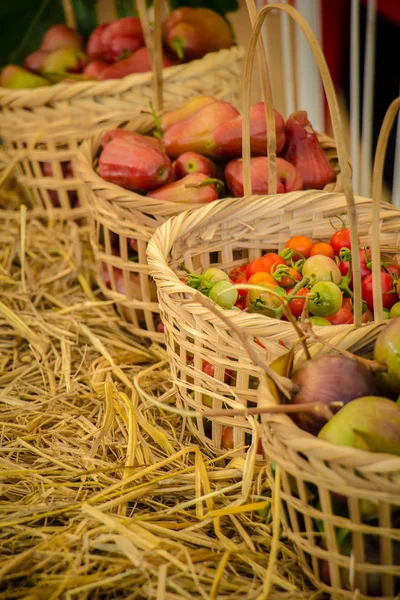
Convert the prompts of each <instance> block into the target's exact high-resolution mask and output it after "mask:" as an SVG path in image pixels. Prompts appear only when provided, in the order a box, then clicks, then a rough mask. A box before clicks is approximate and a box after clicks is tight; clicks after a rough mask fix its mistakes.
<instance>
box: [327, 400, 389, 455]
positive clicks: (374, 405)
mask: <svg viewBox="0 0 400 600" xmlns="http://www.w3.org/2000/svg"><path fill="white" fill-rule="evenodd" d="M318 437H319V438H320V439H321V440H325V441H327V442H331V443H332V444H336V445H338V446H350V447H352V448H361V449H362V450H369V451H370V452H384V453H387V454H397V455H400V406H399V405H398V404H396V402H393V401H392V400H389V399H388V398H382V397H379V396H376V397H375V396H363V397H362V398H356V399H355V400H352V401H351V402H349V403H348V404H346V405H345V406H343V408H341V409H340V410H339V412H337V413H336V414H335V415H334V416H333V417H332V419H330V421H328V422H327V423H326V425H324V427H323V428H322V429H321V431H320V432H319V434H318Z"/></svg>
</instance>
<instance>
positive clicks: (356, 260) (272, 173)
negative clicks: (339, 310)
mask: <svg viewBox="0 0 400 600" xmlns="http://www.w3.org/2000/svg"><path fill="white" fill-rule="evenodd" d="M246 2H247V6H248V10H249V14H250V18H251V19H252V21H253V31H252V33H251V36H250V41H249V45H248V49H247V54H246V62H245V70H244V89H243V99H242V114H243V148H242V149H243V153H242V154H243V171H244V173H243V180H244V193H245V195H246V196H247V195H251V193H252V188H251V176H250V80H251V74H252V68H253V63H254V54H255V49H256V46H257V45H258V47H259V50H258V56H259V59H260V58H261V57H262V62H263V65H260V70H261V73H262V90H263V97H264V104H265V110H266V119H267V141H268V158H269V173H268V190H269V193H270V194H273V193H276V185H277V171H276V135H275V117H274V110H273V98H272V89H271V79H270V76H269V68H268V63H267V61H266V60H265V51H264V48H263V46H262V43H258V42H259V38H260V34H261V28H262V26H263V24H264V21H265V19H266V17H267V15H268V14H269V13H270V12H271V11H273V10H280V11H282V12H285V13H287V14H288V15H289V16H290V17H291V18H292V19H293V20H294V21H295V23H296V24H297V25H298V26H299V27H300V28H301V29H302V31H303V33H304V35H305V37H306V39H307V41H308V43H309V45H310V48H311V51H312V53H313V55H314V58H315V61H316V63H317V66H318V69H319V72H320V75H321V79H322V83H323V86H324V90H325V95H326V98H327V102H328V107H329V112H330V116H331V120H332V128H333V132H334V137H335V141H336V146H337V153H338V159H339V165H340V169H341V173H342V179H343V187H344V194H345V197H346V203H347V208H348V213H349V226H350V232H351V247H352V250H353V252H352V270H353V282H354V286H353V292H354V324H355V326H356V327H359V326H360V325H361V317H362V302H361V274H360V255H359V244H358V230H357V216H356V208H355V202H354V193H353V186H352V180H351V170H350V166H349V164H348V162H347V151H346V144H345V141H344V134H343V128H342V123H341V119H340V112H339V105H338V101H337V98H336V94H335V88H334V85H333V82H332V78H331V75H330V73H329V69H328V65H327V64H326V60H325V57H324V54H323V52H322V50H321V47H320V45H319V43H318V41H317V39H316V37H315V35H314V33H313V31H312V29H311V27H310V26H309V24H308V23H307V21H306V19H305V18H304V17H303V16H302V15H301V14H300V13H299V12H298V11H297V10H296V9H295V8H293V7H292V6H290V5H287V4H268V5H267V6H264V7H263V8H262V9H261V11H260V13H259V14H258V16H257V19H256V20H255V22H254V17H255V13H254V0H246Z"/></svg>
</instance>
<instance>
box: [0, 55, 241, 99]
mask: <svg viewBox="0 0 400 600" xmlns="http://www.w3.org/2000/svg"><path fill="white" fill-rule="evenodd" d="M229 54H232V55H233V57H234V60H235V61H236V60H239V59H240V58H242V57H244V55H245V48H244V47H243V46H240V45H233V46H232V47H231V48H223V49H221V50H218V51H217V52H209V53H208V54H206V55H205V56H203V57H202V58H198V59H195V60H192V61H190V62H188V63H184V64H180V65H173V66H170V67H165V68H163V70H162V79H163V81H168V79H171V78H173V77H174V76H175V75H177V74H179V75H182V79H185V77H186V76H187V75H186V71H190V70H191V69H196V68H198V67H200V66H201V65H202V64H204V63H206V62H210V63H213V62H214V61H215V60H216V57H217V56H219V57H224V58H226V57H227V56H228V55H229ZM153 79H154V75H153V73H152V71H148V72H146V73H132V74H130V75H127V76H126V77H122V78H121V79H106V80H104V81H97V80H95V81H93V80H90V81H76V82H74V83H73V84H71V83H63V82H60V83H55V84H53V85H49V86H43V87H38V88H34V89H29V88H28V89H19V90H11V89H8V88H2V87H0V107H2V108H6V107H10V106H11V107H12V106H14V105H16V106H18V107H19V108H22V107H24V106H26V107H27V108H29V107H34V106H40V105H41V104H46V103H47V102H50V101H62V100H70V99H71V98H73V97H74V98H76V97H80V96H82V97H85V98H88V97H91V96H109V95H114V94H115V93H116V92H118V93H122V92H124V91H127V90H128V89H129V88H130V87H132V86H134V85H145V84H148V83H150V82H152V81H153ZM116 88H117V90H116ZM71 90H73V92H72V93H71Z"/></svg>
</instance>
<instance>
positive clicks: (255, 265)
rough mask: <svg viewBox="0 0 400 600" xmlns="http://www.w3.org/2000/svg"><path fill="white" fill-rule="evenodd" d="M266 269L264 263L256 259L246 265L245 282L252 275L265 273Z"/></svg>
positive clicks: (260, 259)
mask: <svg viewBox="0 0 400 600" xmlns="http://www.w3.org/2000/svg"><path fill="white" fill-rule="evenodd" d="M266 270H267V269H266V268H265V265H264V262H263V259H262V258H256V259H255V260H253V261H252V262H251V263H250V264H248V265H247V269H246V277H247V280H249V279H250V277H251V276H252V275H254V273H259V272H260V271H263V272H265V271H266Z"/></svg>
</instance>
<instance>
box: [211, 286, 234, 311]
mask: <svg viewBox="0 0 400 600" xmlns="http://www.w3.org/2000/svg"><path fill="white" fill-rule="evenodd" d="M208 296H209V298H210V300H213V301H214V302H216V303H217V304H218V305H219V306H220V307H221V308H232V306H233V305H234V304H236V301H237V299H238V292H237V290H235V289H232V283H231V282H230V281H226V279H222V280H221V281H217V283H214V285H213V286H212V288H211V290H210V293H209V295H208Z"/></svg>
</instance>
